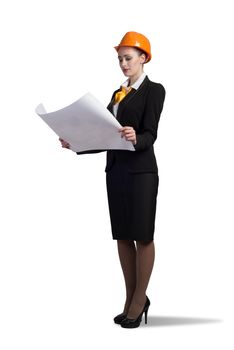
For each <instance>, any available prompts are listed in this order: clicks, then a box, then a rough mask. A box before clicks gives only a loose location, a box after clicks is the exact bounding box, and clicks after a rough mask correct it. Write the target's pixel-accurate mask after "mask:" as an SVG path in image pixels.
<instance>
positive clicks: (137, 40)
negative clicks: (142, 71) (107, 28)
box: [114, 32, 152, 63]
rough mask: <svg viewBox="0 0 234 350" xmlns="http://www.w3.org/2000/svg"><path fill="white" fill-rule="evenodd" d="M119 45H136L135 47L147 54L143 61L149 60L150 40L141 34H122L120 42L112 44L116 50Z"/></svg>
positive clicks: (150, 56)
mask: <svg viewBox="0 0 234 350" xmlns="http://www.w3.org/2000/svg"><path fill="white" fill-rule="evenodd" d="M121 46H131V47H136V48H137V49H140V50H142V51H144V52H145V53H146V55H147V57H146V61H145V63H147V62H149V61H150V60H151V58H152V55H151V47H150V42H149V40H148V39H147V38H146V36H144V35H143V34H140V33H137V32H127V33H126V34H125V35H124V36H123V38H122V40H121V42H120V44H119V45H118V46H114V48H115V49H116V51H118V50H119V48H120V47H121Z"/></svg>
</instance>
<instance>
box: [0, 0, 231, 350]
mask: <svg viewBox="0 0 234 350" xmlns="http://www.w3.org/2000/svg"><path fill="white" fill-rule="evenodd" d="M232 22H233V13H232V11H231V1H227V0H226V1H225V0H222V1H214V0H213V1H208V0H203V1H201V0H200V1H198V0H196V1H188V0H187V1H185V0H184V1H182V0H178V1H169V0H163V1H138V0H135V1H122V0H118V1H104V0H99V1H88V0H86V1H85V2H82V3H81V2H79V1H77V0H76V1H70V0H66V1H49V0H46V1H42V0H40V1H25V0H22V1H2V2H1V8H0V31H1V67H0V69H1V74H0V84H1V137H0V143H1V144H0V150H1V189H0V191H1V192H0V198H1V228H0V229H1V238H0V239H1V241H0V283H1V288H0V322H1V324H0V332H1V335H0V348H1V350H8V349H14V350H16V349H24V350H26V349H30V350H31V349H33V350H37V349H43V350H47V349H50V350H51V349H56V350H60V349H66V350H67V349H69V350H73V349H96V348H103V347H104V348H108V349H112V350H115V349H116V350H117V349H120V348H121V349H123V348H124V349H125V348H126V349H127V348H130V347H131V348H132V349H133V348H134V349H142V348H145V349H155V348H157V349H172V348H173V349H174V348H179V349H181V350H182V349H190V350H193V349H196V350H197V349H207V348H210V349H225V350H229V349H233V345H234V341H233V337H232V336H231V326H233V311H234V310H233V294H234V290H233V289H234V288H233V284H232V280H233V269H232V266H233V263H234V262H233V243H232V236H233V233H234V230H233V228H234V227H233V219H232V216H233V204H234V203H233V195H234V188H233V177H234V171H233V147H234V145H233V78H234V75H233V62H234V55H233V37H232V31H233V28H232ZM129 30H133V31H138V32H142V33H143V34H145V35H146V36H147V37H148V38H149V39H150V41H151V45H152V61H151V62H150V63H148V64H146V65H145V72H146V73H147V74H148V76H149V78H150V79H151V80H152V81H155V82H160V83H162V84H163V85H164V87H165V89H166V100H165V104H164V109H163V112H162V114H161V120H160V124H159V129H158V139H157V141H156V143H155V154H156V158H157V162H158V168H159V179H160V180H159V181H160V185H159V193H158V206H157V214H156V222H155V224H156V227H155V246H156V260H155V265H154V270H153V273H152V277H151V280H150V284H149V288H148V291H147V294H148V296H149V298H150V300H151V306H150V309H149V319H148V325H146V326H145V325H144V323H143V322H142V324H141V326H140V327H139V328H137V329H132V330H128V329H123V328H121V327H120V326H118V325H115V324H114V323H113V317H114V316H115V315H116V314H118V313H120V312H122V309H123V303H124V299H125V289H124V280H123V276H122V271H121V267H120V264H119V260H118V254H117V247H116V241H113V240H112V236H111V227H110V219H109V212H108V203H107V194H106V186H105V185H106V184H105V172H104V169H105V164H106V153H105V152H103V153H99V154H88V155H80V156H77V155H76V154H75V153H73V152H72V151H69V150H65V149H62V148H61V146H60V143H59V142H58V138H57V136H56V135H55V134H54V133H53V132H52V131H51V130H50V129H49V128H48V127H47V125H46V124H45V123H43V121H42V120H41V119H40V118H39V117H38V116H37V115H36V113H35V111H34V109H35V107H36V106H37V105H38V104H39V103H41V102H42V103H43V104H44V106H45V108H46V109H47V110H48V111H53V110H55V109H59V108H62V107H64V106H66V105H68V104H70V103H72V102H74V101H75V100H76V99H78V98H79V97H80V96H81V95H82V94H83V93H86V92H87V91H90V92H92V93H93V94H94V95H95V96H96V97H97V98H98V99H100V101H101V102H102V103H103V104H104V105H107V104H108V103H109V100H110V98H111V95H112V93H113V91H114V90H115V89H116V88H118V87H119V85H120V84H121V83H122V82H123V81H125V80H126V77H125V76H124V75H123V74H122V72H121V70H120V68H119V65H118V60H117V53H116V51H115V50H114V48H113V46H115V45H117V44H118V43H119V42H120V40H121V38H122V36H123V35H124V34H125V33H126V32H127V31H129ZM232 328H233V327H232ZM129 333H130V334H129Z"/></svg>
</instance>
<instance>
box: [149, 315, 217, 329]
mask: <svg viewBox="0 0 234 350" xmlns="http://www.w3.org/2000/svg"><path fill="white" fill-rule="evenodd" d="M217 322H222V320H218V319H212V318H198V317H181V316H148V323H147V325H146V326H147V327H164V326H185V325H194V324H202V323H203V324H204V323H217ZM142 324H143V325H145V319H144V316H143V317H142Z"/></svg>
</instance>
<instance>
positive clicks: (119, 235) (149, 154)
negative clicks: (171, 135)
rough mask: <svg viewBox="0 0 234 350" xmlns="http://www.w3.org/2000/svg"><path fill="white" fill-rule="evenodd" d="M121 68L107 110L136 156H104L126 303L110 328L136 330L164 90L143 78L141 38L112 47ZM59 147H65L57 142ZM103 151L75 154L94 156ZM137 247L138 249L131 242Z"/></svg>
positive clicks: (149, 252)
mask: <svg viewBox="0 0 234 350" xmlns="http://www.w3.org/2000/svg"><path fill="white" fill-rule="evenodd" d="M115 49H116V51H117V52H118V59H119V65H120V68H121V70H122V72H123V73H124V75H125V76H126V77H128V79H127V80H126V81H125V82H124V83H123V84H122V85H121V87H120V88H119V89H117V90H116V91H114V93H113V95H112V98H111V101H110V103H109V104H108V106H107V108H108V110H109V111H110V112H111V113H112V114H113V115H114V116H115V117H116V118H117V120H118V121H119V122H120V124H121V125H122V126H123V127H122V128H121V129H120V130H119V132H120V135H121V137H125V139H126V140H128V141H130V142H132V144H133V146H134V148H135V151H128V150H107V158H106V160H107V162H106V168H105V172H106V186H107V195H108V205H109V214H110V221H111V229H112V237H113V239H114V240H117V248H118V254H119V259H120V264H121V267H122V271H123V275H124V279H125V286H126V300H125V304H124V308H123V312H122V313H121V314H119V315H117V316H116V317H115V318H114V322H115V323H118V324H120V325H121V327H124V328H135V327H138V326H139V325H140V323H141V320H142V315H143V313H145V323H147V313H148V309H149V305H150V300H149V298H148V297H147V295H146V289H147V286H148V283H149V279H150V276H151V272H152V269H153V265H154V257H155V247H154V228H155V213H156V201H157V193H158V185H159V176H158V167H157V162H156V158H155V154H154V148H153V144H154V142H155V140H156V138H157V130H158V122H159V119H160V115H161V112H162V109H163V104H164V99H165V88H164V87H163V85H162V84H160V83H155V82H152V81H151V80H150V79H149V78H148V76H147V75H146V74H145V72H144V64H145V63H147V62H149V61H150V60H151V48H150V42H149V40H148V39H147V38H146V37H145V36H144V35H143V34H140V33H137V32H127V33H126V34H125V35H124V37H123V38H122V40H121V42H120V44H119V45H118V46H115ZM60 141H61V144H62V147H66V148H69V144H68V143H67V142H66V141H64V140H61V139H60ZM97 152H102V151H101V150H94V151H84V152H77V154H85V153H97ZM134 241H136V244H135V242H134Z"/></svg>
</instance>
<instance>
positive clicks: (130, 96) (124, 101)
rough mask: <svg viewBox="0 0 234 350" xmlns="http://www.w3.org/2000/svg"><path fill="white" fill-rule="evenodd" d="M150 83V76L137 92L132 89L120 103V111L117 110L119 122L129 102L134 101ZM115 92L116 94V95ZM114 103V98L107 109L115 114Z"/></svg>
mask: <svg viewBox="0 0 234 350" xmlns="http://www.w3.org/2000/svg"><path fill="white" fill-rule="evenodd" d="M148 82H149V78H148V76H147V75H146V77H145V79H144V80H143V82H142V83H141V85H140V86H139V88H138V89H137V90H135V89H132V90H131V91H130V92H129V93H128V94H127V95H126V96H125V97H124V98H123V99H122V100H121V101H120V103H119V106H118V110H117V115H116V119H117V120H119V119H120V116H121V114H122V113H123V110H124V108H125V107H126V105H127V104H128V103H129V101H131V100H132V98H133V97H134V96H136V95H137V94H138V93H139V92H140V91H141V89H142V88H143V87H144V86H146V85H147V83H148ZM120 90H121V88H120V89H118V90H116V92H118V91H120ZM116 92H115V93H116ZM114 102H115V98H114V97H113V98H112V100H111V102H110V103H109V105H108V106H107V109H108V110H109V111H110V112H111V113H112V114H113V106H114Z"/></svg>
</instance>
